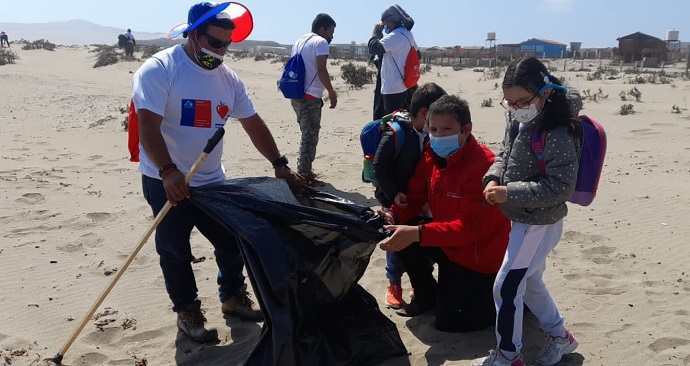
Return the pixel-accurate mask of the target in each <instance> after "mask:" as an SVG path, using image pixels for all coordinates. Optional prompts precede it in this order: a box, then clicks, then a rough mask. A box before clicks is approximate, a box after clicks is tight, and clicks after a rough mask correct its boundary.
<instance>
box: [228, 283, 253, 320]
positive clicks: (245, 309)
mask: <svg viewBox="0 0 690 366" xmlns="http://www.w3.org/2000/svg"><path fill="white" fill-rule="evenodd" d="M221 310H222V311H223V314H226V315H236V316H239V317H240V318H242V319H244V320H251V321H255V322H261V321H263V320H264V314H262V313H261V309H259V307H258V306H257V305H256V304H255V303H254V300H252V299H250V298H249V293H248V292H247V285H246V284H245V285H243V286H242V287H241V288H240V293H239V294H238V295H237V296H233V297H231V298H229V299H227V300H225V301H223V304H222V305H221Z"/></svg>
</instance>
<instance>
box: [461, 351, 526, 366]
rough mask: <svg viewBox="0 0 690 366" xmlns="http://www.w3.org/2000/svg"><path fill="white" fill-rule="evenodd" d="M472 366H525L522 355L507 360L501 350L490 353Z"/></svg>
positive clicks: (473, 361) (473, 362)
mask: <svg viewBox="0 0 690 366" xmlns="http://www.w3.org/2000/svg"><path fill="white" fill-rule="evenodd" d="M472 366H525V361H523V360H522V354H520V353H518V355H517V356H515V358H513V359H512V360H509V359H507V358H506V357H505V356H504V355H503V352H501V350H500V349H498V348H497V349H496V350H491V351H489V355H488V356H486V357H482V358H477V359H475V360H472Z"/></svg>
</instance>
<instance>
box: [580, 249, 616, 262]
mask: <svg viewBox="0 0 690 366" xmlns="http://www.w3.org/2000/svg"><path fill="white" fill-rule="evenodd" d="M616 250H617V248H615V247H609V246H606V245H600V246H596V247H592V248H587V249H584V250H582V254H583V255H584V257H585V259H588V260H590V261H592V262H594V263H596V264H610V263H613V262H614V261H615V260H616V258H615V255H612V254H614V253H616Z"/></svg>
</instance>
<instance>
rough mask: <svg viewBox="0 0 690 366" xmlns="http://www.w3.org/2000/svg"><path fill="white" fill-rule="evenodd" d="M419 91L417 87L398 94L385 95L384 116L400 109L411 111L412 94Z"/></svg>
mask: <svg viewBox="0 0 690 366" xmlns="http://www.w3.org/2000/svg"><path fill="white" fill-rule="evenodd" d="M416 90H417V86H413V87H411V88H410V89H407V90H406V91H404V92H402V93H398V94H384V95H383V115H384V116H385V115H388V114H391V113H393V112H395V111H397V110H398V109H404V110H409V109H410V102H411V101H412V94H414V92H415V91H416Z"/></svg>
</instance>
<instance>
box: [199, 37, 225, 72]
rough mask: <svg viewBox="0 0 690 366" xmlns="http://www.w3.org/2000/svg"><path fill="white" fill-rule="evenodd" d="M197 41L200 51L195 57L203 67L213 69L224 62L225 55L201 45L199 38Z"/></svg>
mask: <svg viewBox="0 0 690 366" xmlns="http://www.w3.org/2000/svg"><path fill="white" fill-rule="evenodd" d="M195 40H196V39H195ZM196 43H197V44H198V45H199V52H196V53H195V54H194V57H196V61H197V62H198V63H199V65H201V67H203V68H204V69H207V70H213V69H215V68H216V67H218V66H220V65H221V64H222V63H223V56H221V55H219V54H217V53H214V52H211V51H209V50H207V49H205V48H203V47H201V44H200V43H199V41H198V40H196Z"/></svg>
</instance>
